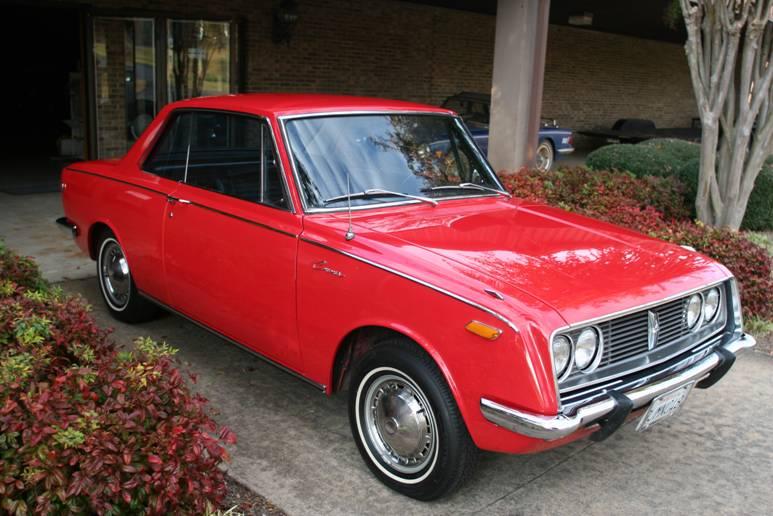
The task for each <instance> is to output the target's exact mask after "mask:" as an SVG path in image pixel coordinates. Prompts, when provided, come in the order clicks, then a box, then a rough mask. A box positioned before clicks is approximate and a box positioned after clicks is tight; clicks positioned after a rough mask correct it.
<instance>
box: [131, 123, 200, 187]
mask: <svg viewBox="0 0 773 516" xmlns="http://www.w3.org/2000/svg"><path fill="white" fill-rule="evenodd" d="M192 115H193V113H177V114H175V115H173V118H172V120H171V121H170V123H169V124H168V125H167V127H166V128H165V129H164V134H162V135H161V138H160V140H159V141H158V143H157V144H156V147H155V148H154V149H153V151H152V152H151V153H150V155H149V156H148V158H147V159H146V160H145V163H144V165H143V169H144V170H145V171H147V172H150V173H152V174H156V175H158V176H161V177H165V178H167V179H171V180H172V181H182V180H183V179H184V177H185V161H186V158H187V156H188V145H190V139H191V122H192V119H193V117H192Z"/></svg>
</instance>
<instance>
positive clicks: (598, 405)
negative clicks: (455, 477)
mask: <svg viewBox="0 0 773 516" xmlns="http://www.w3.org/2000/svg"><path fill="white" fill-rule="evenodd" d="M755 344H756V341H755V340H754V337H752V336H751V335H747V334H743V335H741V336H740V337H739V338H737V339H736V340H733V341H730V342H728V343H726V344H724V345H722V346H721V349H716V350H715V351H714V352H713V353H711V354H710V355H708V356H707V357H705V358H703V359H702V360H700V361H698V362H696V363H695V364H692V365H691V366H689V367H687V368H686V369H684V370H682V371H680V372H678V373H676V374H674V375H672V376H669V377H666V378H663V379H661V380H658V381H655V382H653V383H650V384H647V385H644V386H642V387H638V388H636V389H632V390H630V391H627V392H624V393H619V394H617V395H616V396H610V397H609V398H606V399H604V400H601V401H596V402H593V403H590V404H588V405H584V406H582V407H580V408H578V409H577V411H576V412H575V413H574V414H573V415H571V416H566V415H563V414H558V415H556V416H544V415H541V414H532V413H530V412H524V411H521V410H516V409H513V408H510V407H506V406H504V405H501V404H499V403H496V402H494V401H491V400H487V399H486V398H481V400H480V410H481V412H482V413H483V417H485V418H486V419H488V420H489V421H491V422H492V423H494V424H495V425H498V426H501V427H503V428H506V429H508V430H511V431H513V432H516V433H518V434H522V435H526V436H529V437H534V438H537V439H543V440H546V441H553V440H555V439H561V438H562V437H566V436H568V435H571V434H573V433H574V432H576V431H577V430H580V429H581V428H584V427H586V426H588V425H591V424H593V423H596V422H599V421H601V420H604V419H605V417H606V416H608V415H610V414H611V413H613V412H614V411H615V410H616V409H617V408H618V400H616V399H615V398H616V397H617V398H619V397H620V396H622V397H624V398H627V399H628V400H630V402H631V403H630V404H629V406H631V405H632V408H631V409H629V410H632V409H633V410H635V409H637V408H641V407H643V406H645V405H647V404H648V403H649V402H651V401H652V400H653V399H654V398H656V397H658V396H660V395H661V394H664V393H666V392H669V391H672V390H674V389H676V388H677V387H679V386H681V385H684V384H686V383H690V382H699V381H701V380H703V379H704V378H706V377H707V376H709V374H710V373H711V372H712V371H713V370H715V369H720V368H721V366H722V365H723V364H724V363H725V362H726V358H727V355H728V353H730V354H732V355H733V356H735V355H737V354H738V353H740V352H742V351H744V350H746V349H749V348H751V347H753V346H754V345H755ZM728 367H729V366H728ZM723 373H724V371H723ZM718 379H719V378H717V380H718ZM712 383H713V382H712Z"/></svg>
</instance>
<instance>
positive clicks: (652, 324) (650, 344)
mask: <svg viewBox="0 0 773 516" xmlns="http://www.w3.org/2000/svg"><path fill="white" fill-rule="evenodd" d="M647 316H648V320H649V321H648V330H649V331H648V332H647V348H648V349H649V350H650V351H652V350H653V349H654V348H655V346H656V345H657V343H658V333H660V321H659V320H658V314H656V313H655V312H652V311H650V312H647Z"/></svg>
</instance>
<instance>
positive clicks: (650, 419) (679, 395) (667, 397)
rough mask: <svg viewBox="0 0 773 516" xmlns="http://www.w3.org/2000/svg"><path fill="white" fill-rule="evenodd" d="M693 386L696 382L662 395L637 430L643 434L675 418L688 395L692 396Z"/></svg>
mask: <svg viewBox="0 0 773 516" xmlns="http://www.w3.org/2000/svg"><path fill="white" fill-rule="evenodd" d="M693 385H694V382H691V383H687V384H685V385H682V386H681V387H679V388H678V389H674V390H673V391H670V392H667V393H665V394H661V395H660V396H658V397H657V398H655V399H654V400H652V404H651V405H650V408H648V409H647V412H645V413H644V416H643V417H642V418H641V420H640V421H639V424H638V425H637V426H636V430H637V431H639V432H643V431H644V430H646V429H648V428H649V427H651V426H652V425H654V424H655V423H657V422H658V421H661V420H663V419H665V418H667V417H670V416H673V415H674V414H676V413H677V412H679V409H680V408H681V407H682V404H683V403H684V400H686V399H687V395H688V394H690V391H691V390H692V387H693Z"/></svg>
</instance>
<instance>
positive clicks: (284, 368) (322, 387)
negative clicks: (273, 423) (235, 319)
mask: <svg viewBox="0 0 773 516" xmlns="http://www.w3.org/2000/svg"><path fill="white" fill-rule="evenodd" d="M139 293H140V295H141V296H142V297H144V298H145V299H147V300H148V301H151V302H153V303H155V304H157V305H158V306H160V307H161V308H163V309H164V310H168V311H169V312H171V313H173V314H175V315H177V316H180V317H182V318H183V319H185V320H187V321H190V322H192V323H193V324H195V325H196V326H198V327H199V328H201V329H203V330H206V331H208V332H209V333H211V334H213V335H215V336H216V337H220V338H221V339H223V340H225V341H227V342H229V343H230V344H233V345H234V346H236V347H238V348H240V349H242V350H244V351H246V352H247V353H249V354H251V355H254V356H255V357H256V358H259V359H260V360H262V361H264V362H266V363H267V364H270V365H272V366H274V367H276V368H277V369H280V370H281V371H284V372H285V373H288V374H290V375H292V376H294V377H296V378H298V379H299V380H303V381H304V382H306V383H308V384H309V385H311V386H313V387H315V388H317V389H319V390H320V391H322V394H326V393H327V386H325V385H322V384H321V383H317V382H315V381H314V380H312V379H310V378H307V377H305V376H303V375H302V374H301V373H299V372H298V371H294V370H292V369H290V368H289V367H287V366H283V365H282V364H280V363H279V362H276V361H274V360H272V359H270V358H268V357H267V356H265V355H263V354H261V353H258V352H257V351H255V350H253V349H250V348H248V347H247V346H245V345H244V344H242V343H241V342H238V341H235V340H234V339H232V338H231V337H228V336H227V335H223V334H222V333H220V332H219V331H217V330H214V329H212V328H210V327H209V326H207V325H206V324H203V323H200V322H199V321H197V320H195V319H192V318H191V317H188V316H187V315H185V314H184V313H182V312H180V311H178V310H175V309H174V308H172V307H171V306H169V305H167V304H165V303H163V302H161V301H159V300H158V299H156V298H155V297H153V296H151V295H149V294H146V293H145V292H142V291H141V290H140V291H139Z"/></svg>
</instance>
